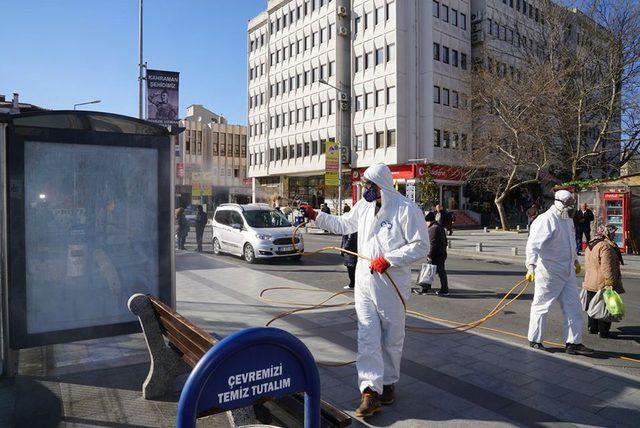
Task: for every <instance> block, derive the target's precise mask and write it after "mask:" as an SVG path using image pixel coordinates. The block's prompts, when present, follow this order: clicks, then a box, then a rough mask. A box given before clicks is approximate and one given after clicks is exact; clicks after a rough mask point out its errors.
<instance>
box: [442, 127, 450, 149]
mask: <svg viewBox="0 0 640 428" xmlns="http://www.w3.org/2000/svg"><path fill="white" fill-rule="evenodd" d="M450 141H451V137H450V135H449V131H443V132H442V147H444V148H445V149H448V148H449V146H450Z"/></svg>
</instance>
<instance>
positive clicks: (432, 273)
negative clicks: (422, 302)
mask: <svg viewBox="0 0 640 428" xmlns="http://www.w3.org/2000/svg"><path fill="white" fill-rule="evenodd" d="M437 269H438V267H437V266H436V265H432V264H431V263H423V264H422V267H421V268H420V273H418V280H417V281H416V284H418V285H422V286H427V285H431V284H433V280H434V279H435V278H436V270H437Z"/></svg>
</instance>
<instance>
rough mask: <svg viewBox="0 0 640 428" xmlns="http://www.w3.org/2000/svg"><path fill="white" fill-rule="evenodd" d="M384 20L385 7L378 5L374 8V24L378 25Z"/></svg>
mask: <svg viewBox="0 0 640 428" xmlns="http://www.w3.org/2000/svg"><path fill="white" fill-rule="evenodd" d="M383 20H384V9H383V8H381V7H378V8H376V9H374V11H373V22H374V25H378V24H379V23H381V22H382V21H383Z"/></svg>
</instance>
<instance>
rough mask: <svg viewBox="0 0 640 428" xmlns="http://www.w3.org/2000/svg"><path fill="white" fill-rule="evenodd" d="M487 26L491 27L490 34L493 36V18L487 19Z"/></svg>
mask: <svg viewBox="0 0 640 428" xmlns="http://www.w3.org/2000/svg"><path fill="white" fill-rule="evenodd" d="M487 24H488V25H489V34H493V21H492V20H491V18H487Z"/></svg>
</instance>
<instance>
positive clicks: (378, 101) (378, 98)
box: [376, 89, 384, 107]
mask: <svg viewBox="0 0 640 428" xmlns="http://www.w3.org/2000/svg"><path fill="white" fill-rule="evenodd" d="M383 98H384V89H378V90H377V91H376V107H380V106H382V105H384V99H383Z"/></svg>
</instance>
